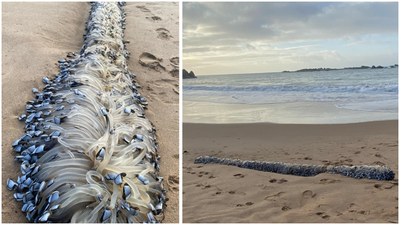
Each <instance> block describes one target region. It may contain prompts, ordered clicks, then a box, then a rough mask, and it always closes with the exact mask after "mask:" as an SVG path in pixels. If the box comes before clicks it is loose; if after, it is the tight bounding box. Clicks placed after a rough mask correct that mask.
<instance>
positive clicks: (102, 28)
mask: <svg viewBox="0 0 400 225" xmlns="http://www.w3.org/2000/svg"><path fill="white" fill-rule="evenodd" d="M124 4H125V3H116V2H112V3H105V2H101V3H100V2H95V3H92V9H91V11H90V16H89V20H88V22H87V23H86V31H87V34H86V35H84V45H83V47H82V49H81V51H80V54H71V55H69V56H68V57H69V60H60V61H59V63H60V70H61V72H60V73H59V74H58V75H57V76H56V77H55V78H54V79H49V78H47V77H44V78H43V82H44V83H45V84H46V86H45V87H44V89H43V91H42V92H40V93H39V91H38V90H37V89H34V90H33V92H34V93H36V98H35V99H34V100H33V101H30V102H28V105H27V106H26V111H27V112H28V115H22V116H21V117H20V118H19V119H20V120H21V121H25V123H26V126H25V131H26V134H25V135H23V136H22V137H21V138H20V139H18V140H17V141H15V142H14V143H13V144H12V146H13V147H14V150H15V152H17V153H20V155H18V156H17V157H16V158H15V160H17V161H19V162H21V163H22V164H21V171H22V174H23V175H22V176H20V177H18V179H17V180H16V182H15V181H13V180H11V179H9V180H8V181H7V187H8V188H9V189H10V190H15V191H16V193H15V194H14V197H15V198H16V200H17V201H23V202H24V205H23V207H22V211H23V212H25V213H26V217H27V218H28V220H29V221H32V222H89V223H94V222H111V223H116V222H122V223H130V222H160V221H161V220H162V219H163V208H164V207H165V201H166V199H165V196H164V193H165V190H164V189H163V185H162V183H161V181H162V178H161V177H159V176H158V171H159V165H158V163H159V161H158V160H159V159H160V157H159V156H158V154H157V148H158V145H157V143H156V142H155V141H156V140H155V139H156V138H155V129H154V127H153V126H152V124H151V123H150V122H149V121H148V119H147V118H146V117H145V115H144V109H145V107H146V105H147V102H146V99H145V98H143V97H142V96H141V95H140V94H139V93H138V91H137V89H138V88H139V87H140V86H139V85H137V84H136V81H135V79H134V78H135V77H136V75H134V74H132V73H130V71H129V70H128V68H127V65H126V59H127V58H129V53H128V52H127V51H126V49H125V43H127V42H128V41H124V33H123V30H124V29H125V15H126V13H125V12H124V10H123V9H122V6H123V5H124Z"/></svg>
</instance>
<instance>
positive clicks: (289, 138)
mask: <svg viewBox="0 0 400 225" xmlns="http://www.w3.org/2000/svg"><path fill="white" fill-rule="evenodd" d="M201 155H209V156H216V157H225V158H238V159H242V160H260V161H275V162H287V163H301V164H317V165H362V164H367V165H377V164H378V165H386V166H388V167H390V168H391V169H393V170H394V171H395V173H396V177H395V180H393V181H378V180H368V179H354V178H350V177H345V176H341V175H337V174H325V173H323V174H319V175H317V176H315V177H299V176H292V175H281V174H276V173H268V172H261V171H255V170H249V169H243V168H237V167H234V166H224V165H214V164H207V165H203V164H194V163H193V162H194V160H195V158H196V157H198V156H201ZM183 182H184V183H183V222H185V223H197V222H200V223H206V222H207V223H232V222H240V223H242V222H246V223H257V222H265V223H268V222H284V223H292V222H297V223H303V222H306V223H325V222H330V223H348V222H351V223H363V222H373V223H387V222H393V223H398V121H397V120H391V121H379V122H366V123H354V124H330V125H303V124H301V125H293V124H268V123H263V124H261V123H260V124H190V123H184V125H183Z"/></svg>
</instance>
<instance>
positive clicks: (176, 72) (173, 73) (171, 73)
mask: <svg viewBox="0 0 400 225" xmlns="http://www.w3.org/2000/svg"><path fill="white" fill-rule="evenodd" d="M169 74H170V75H171V76H172V77H179V70H178V69H172V70H171V71H169ZM178 94H179V92H178Z"/></svg>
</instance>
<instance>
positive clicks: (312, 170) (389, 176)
mask: <svg viewBox="0 0 400 225" xmlns="http://www.w3.org/2000/svg"><path fill="white" fill-rule="evenodd" d="M194 163H195V164H199V163H204V164H210V163H214V164H221V165H229V166H237V167H240V168H245V169H252V170H259V171H264V172H272V173H279V174H288V175H296V176H304V177H312V176H316V175H318V174H320V173H332V174H341V175H343V176H348V177H353V178H357V179H361V178H367V179H376V180H393V179H394V177H395V173H394V171H393V170H391V169H390V168H389V167H387V166H379V165H361V166H345V165H342V166H326V165H307V164H295V163H282V162H263V161H242V160H240V159H229V158H218V157H214V156H200V157H197V158H196V160H195V161H194Z"/></svg>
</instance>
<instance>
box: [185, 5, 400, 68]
mask: <svg viewBox="0 0 400 225" xmlns="http://www.w3.org/2000/svg"><path fill="white" fill-rule="evenodd" d="M397 9H398V6H397V3H383V2H378V3H373V2H369V3H361V2H357V3H350V2H347V3H327V2H325V3H316V2H309V3H283V2H280V3H272V2H268V3H239V2H236V3H209V2H202V3H198V2H197V3H183V68H184V69H186V70H188V71H190V70H193V72H194V73H195V74H196V75H211V74H237V73H262V72H280V71H283V70H298V69H302V68H315V67H318V68H319V67H331V68H341V67H350V66H361V65H368V66H372V65H391V64H395V63H398V11H397Z"/></svg>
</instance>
